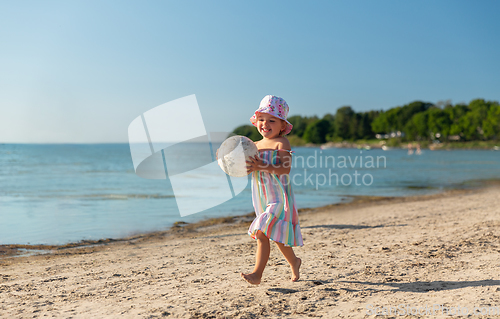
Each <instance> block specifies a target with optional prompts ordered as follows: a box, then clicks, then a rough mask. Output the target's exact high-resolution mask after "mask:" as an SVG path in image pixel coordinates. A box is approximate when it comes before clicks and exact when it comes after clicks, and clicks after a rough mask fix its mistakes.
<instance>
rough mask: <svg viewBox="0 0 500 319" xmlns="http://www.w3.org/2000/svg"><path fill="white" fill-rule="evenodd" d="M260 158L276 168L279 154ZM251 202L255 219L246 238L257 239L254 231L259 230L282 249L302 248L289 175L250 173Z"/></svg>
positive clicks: (267, 153) (271, 152) (273, 152)
mask: <svg viewBox="0 0 500 319" xmlns="http://www.w3.org/2000/svg"><path fill="white" fill-rule="evenodd" d="M287 152H290V151H287ZM290 153H291V152H290ZM260 158H261V159H262V161H263V162H264V163H267V164H278V163H279V157H278V150H265V151H260ZM252 201H253V207H254V209H255V214H256V215H257V217H256V218H255V219H254V221H253V222H252V225H250V228H249V229H248V234H249V235H250V236H252V238H253V239H257V238H256V234H257V230H260V231H262V232H263V233H264V234H265V235H266V236H267V237H268V238H269V239H271V240H273V241H275V242H279V243H282V244H285V246H290V247H291V246H302V245H304V244H303V242H302V233H301V232H300V226H299V214H298V212H297V207H296V206H295V198H294V196H293V191H292V183H291V179H290V176H289V175H288V174H283V175H276V174H270V173H267V172H263V171H254V172H253V173H252Z"/></svg>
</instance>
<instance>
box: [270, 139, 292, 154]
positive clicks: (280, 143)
mask: <svg viewBox="0 0 500 319" xmlns="http://www.w3.org/2000/svg"><path fill="white" fill-rule="evenodd" d="M274 149H276V150H279V151H287V152H290V151H291V150H292V146H291V145H290V142H289V141H288V139H287V138H286V137H284V136H280V137H278V138H276V145H275V147H274Z"/></svg>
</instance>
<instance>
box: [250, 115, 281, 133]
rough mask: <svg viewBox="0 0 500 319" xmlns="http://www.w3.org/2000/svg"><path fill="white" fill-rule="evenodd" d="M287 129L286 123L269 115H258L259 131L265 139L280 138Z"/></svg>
mask: <svg viewBox="0 0 500 319" xmlns="http://www.w3.org/2000/svg"><path fill="white" fill-rule="evenodd" d="M285 127H286V123H285V121H283V120H282V119H279V118H277V117H274V116H272V115H269V114H267V113H258V114H257V129H258V130H259V133H260V135H262V137H264V138H275V137H278V136H280V133H281V131H283V130H284V129H285Z"/></svg>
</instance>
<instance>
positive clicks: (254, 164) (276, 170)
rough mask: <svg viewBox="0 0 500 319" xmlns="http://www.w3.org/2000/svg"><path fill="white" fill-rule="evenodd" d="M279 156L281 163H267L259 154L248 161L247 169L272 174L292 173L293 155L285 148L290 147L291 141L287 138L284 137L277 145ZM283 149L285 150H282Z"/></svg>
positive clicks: (249, 171)
mask: <svg viewBox="0 0 500 319" xmlns="http://www.w3.org/2000/svg"><path fill="white" fill-rule="evenodd" d="M276 148H277V149H280V151H278V157H279V159H280V160H279V164H266V163H264V162H263V161H262V160H261V159H260V158H258V157H257V156H256V157H255V158H252V159H250V161H247V171H248V173H251V172H253V171H264V172H268V173H271V174H276V175H282V174H290V169H291V168H292V155H291V154H290V153H289V152H287V151H284V150H289V149H290V142H288V140H287V139H286V138H282V141H280V142H279V143H278V144H277V145H276ZM281 150H283V151H281Z"/></svg>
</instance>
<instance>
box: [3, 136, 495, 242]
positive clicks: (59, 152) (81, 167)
mask: <svg viewBox="0 0 500 319" xmlns="http://www.w3.org/2000/svg"><path fill="white" fill-rule="evenodd" d="M294 150H295V152H296V153H295V155H294V165H295V166H294V167H293V169H292V173H291V177H292V179H293V181H294V184H293V187H294V192H295V198H296V202H297V206H298V207H299V208H304V207H317V206H322V205H326V204H332V203H336V202H340V201H342V200H344V201H346V200H349V198H350V196H354V195H377V196H407V195H420V194H430V193H435V192H440V191H443V190H445V189H447V188H453V187H463V186H464V185H465V186H466V185H470V183H471V181H476V180H485V179H498V178H500V152H498V151H497V152H496V151H469V150H456V151H428V150H424V151H423V153H422V154H421V155H408V154H407V152H406V151H405V150H390V151H382V150H371V151H360V150H356V149H326V150H320V149H319V148H295V149H294ZM377 160H378V161H377ZM0 163H1V165H0V185H1V186H0V244H16V243H17V244H27V243H31V244H63V243H68V242H76V241H79V240H82V239H100V238H117V237H124V236H129V235H132V234H136V233H141V232H149V231H155V230H164V229H166V228H168V227H170V226H171V225H172V223H173V222H175V221H180V220H183V221H187V222H193V221H196V220H200V219H204V218H207V217H215V216H230V215H239V214H243V213H248V212H251V211H253V207H252V201H251V193H250V185H248V187H247V188H246V189H245V190H244V191H243V192H242V193H240V194H239V195H238V196H236V197H235V198H233V199H232V200H230V201H228V202H226V203H224V204H221V205H220V206H217V207H215V208H213V209H210V210H207V211H204V212H201V213H198V214H195V215H191V216H187V217H183V218H181V217H180V215H179V212H178V209H177V205H176V201H175V197H174V194H173V190H172V187H171V185H170V183H169V181H168V179H167V180H147V179H142V178H140V177H138V176H136V175H135V173H134V168H133V165H132V160H131V157H130V149H129V146H128V144H98V145H26V144H23V145H19V144H7V145H0ZM337 178H338V181H337ZM193 183H196V180H193Z"/></svg>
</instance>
